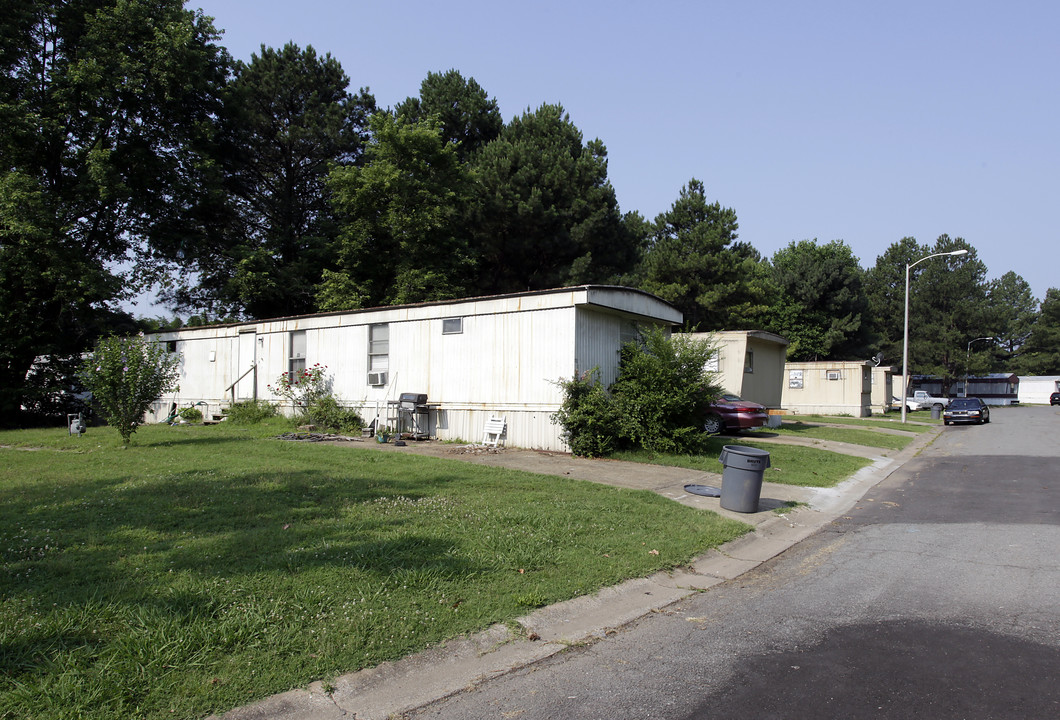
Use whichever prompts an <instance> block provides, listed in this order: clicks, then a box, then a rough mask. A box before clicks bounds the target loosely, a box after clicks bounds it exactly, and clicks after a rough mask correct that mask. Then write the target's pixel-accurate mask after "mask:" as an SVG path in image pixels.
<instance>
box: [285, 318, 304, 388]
mask: <svg viewBox="0 0 1060 720" xmlns="http://www.w3.org/2000/svg"><path fill="white" fill-rule="evenodd" d="M305 347H306V345H305V330H295V331H293V332H292V333H291V356H290V358H289V360H288V366H287V370H288V376H289V377H290V379H291V382H294V378H295V376H296V375H298V374H299V373H303V372H305Z"/></svg>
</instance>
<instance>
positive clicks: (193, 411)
mask: <svg viewBox="0 0 1060 720" xmlns="http://www.w3.org/2000/svg"><path fill="white" fill-rule="evenodd" d="M177 415H179V416H180V419H181V420H184V421H186V422H190V423H197V422H202V411H201V410H199V408H197V407H186V408H183V409H182V410H181V411H180V412H178V413H177Z"/></svg>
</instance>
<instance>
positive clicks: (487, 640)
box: [211, 428, 941, 720]
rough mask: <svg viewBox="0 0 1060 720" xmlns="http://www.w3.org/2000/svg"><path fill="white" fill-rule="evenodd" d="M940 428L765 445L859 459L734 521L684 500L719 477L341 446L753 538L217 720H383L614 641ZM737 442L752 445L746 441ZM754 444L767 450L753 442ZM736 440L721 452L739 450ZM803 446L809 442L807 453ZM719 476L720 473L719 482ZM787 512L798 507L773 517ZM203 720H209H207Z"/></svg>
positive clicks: (784, 536) (461, 452) (767, 497)
mask: <svg viewBox="0 0 1060 720" xmlns="http://www.w3.org/2000/svg"><path fill="white" fill-rule="evenodd" d="M939 432H941V428H933V429H932V430H930V431H928V432H925V433H921V434H920V435H918V436H917V437H916V438H915V439H914V440H913V442H911V443H910V444H909V445H908V446H906V448H905V449H903V450H901V451H893V450H881V449H877V448H865V447H861V446H854V445H850V444H849V443H832V442H827V441H821V440H816V439H811V438H790V437H783V438H781V437H779V436H775V437H773V438H768V441H771V442H785V443H792V444H800V445H802V444H809V445H812V446H813V447H819V448H821V449H829V450H835V451H837V452H844V453H847V454H853V455H858V456H860V457H868V458H870V459H872V461H873V462H872V465H870V466H868V467H865V468H863V469H862V470H861V471H859V472H858V473H856V474H855V475H854V476H852V477H851V478H849V479H847V480H846V481H844V482H843V483H841V484H840V485H838V486H837V487H834V488H804V487H793V486H788V485H777V484H773V483H765V484H764V485H763V487H762V501H761V503H760V505H759V511H758V512H756V513H735V512H731V511H729V510H725V509H723V508H722V507H721V506H720V500H719V499H718V498H711V497H704V496H700V495H692V494H689V493H687V492H685V489H684V488H685V485H690V484H697V485H714V486H720V485H721V474H720V472H719V473H706V472H700V471H695V470H687V469H682V468H673V467H666V466H658V465H644V464H641V463H630V462H621V461H615V460H588V459H585V458H576V457H572V456H570V455H567V454H563V453H550V452H539V451H532V450H517V449H501V450H499V451H496V452H493V451H486V450H484V449H482V448H474V447H470V446H453V445H447V444H444V443H436V442H420V443H413V442H410V443H409V444H408V445H406V446H404V447H400V446H394V445H393V444H387V445H383V444H378V443H375V442H368V441H364V442H363V443H362V442H348V443H344V444H349V445H353V446H357V447H364V448H374V449H377V450H379V451H380V452H398V453H407V454H416V455H433V456H437V457H447V458H451V459H456V460H463V461H466V462H471V463H478V464H485V465H494V466H498V467H506V468H511V469H517V470H526V471H529V472H536V473H543V474H549V475H561V476H568V477H575V478H580V479H583V480H588V481H591V482H599V483H606V484H610V485H616V486H619V487H626V488H636V489H645V490H652V491H654V492H657V493H659V494H660V495H663V496H665V497H669V498H671V499H673V500H674V501H676V502H680V503H682V504H684V505H688V506H691V507H697V508H702V509H706V510H712V511H714V512H717V513H719V514H721V515H724V516H726V517H731V518H734V519H737V520H740V521H742V522H746V523H749V524H751V525H753V526H754V528H755V529H754V531H753V532H750V533H748V534H747V535H745V536H743V537H741V538H739V539H737V540H734V541H732V542H730V543H728V544H726V545H724V546H722V547H720V548H718V549H716V550H711V551H709V552H708V553H706V554H705V555H703V556H702V557H700V558H698V559H696V560H695V561H693V562H692V563H691V564H689V565H688V566H686V567H683V568H681V569H679V570H677V571H673V572H663V573H657V574H655V575H653V576H651V577H648V578H638V579H634V580H629V581H627V582H625V583H622V584H621V585H617V586H615V587H611V588H606V589H604V590H602V591H600V592H598V593H596V594H594V595H590V596H585V597H580V598H575V599H573V600H568V601H566V602H563V603H559V604H557V605H553V606H550V607H546V608H542V609H540V610H537V611H535V612H533V613H531V614H529V615H527V616H525V617H522V618H519V619H518V621H517V624H518V628H517V629H515V630H513V629H512V628H509V627H507V626H504V625H496V626H494V627H491V628H489V629H487V630H485V631H483V632H481V633H478V634H476V635H473V636H471V637H467V638H459V639H456V640H452V641H450V642H448V643H446V644H445V645H443V646H441V647H438V648H432V649H430V650H427V651H425V652H422V653H419V654H417V655H413V656H410V657H407V658H404V659H402V660H399V661H396V662H389V663H383V664H382V665H379V666H378V667H374V668H369V669H367V670H361V671H359V672H355V673H351V674H349V675H344V676H342V677H340V678H338V679H336V680H335V681H334V683H332V685H331V687H330V688H328V690H329V691H330V692H326V691H325V686H324V685H323V684H322V683H313V684H312V685H310V686H309V687H308V688H305V689H298V690H292V691H289V692H286V693H282V694H280V695H275V696H273V697H270V698H267V699H265V700H262V701H260V702H257V703H254V704H253V705H248V706H246V707H243V708H237V709H235V710H232V711H230V712H228V713H225V714H224V715H223V716H221V720H333V719H334V720H338V719H339V718H345V720H351V719H353V718H356V720H385V719H387V718H394V717H399V716H400V715H401V714H402V713H406V712H409V711H411V710H413V709H415V708H418V707H422V706H424V705H427V704H429V703H431V702H434V701H436V700H440V699H442V698H444V697H447V696H449V695H452V694H455V693H457V692H461V691H464V690H467V689H468V688H471V687H474V686H475V685H476V684H478V683H481V682H484V681H486V680H489V679H490V678H493V677H497V676H500V675H503V674H505V673H508V672H512V671H513V670H516V669H518V668H521V667H525V666H526V665H529V664H531V663H534V662H538V661H540V660H543V659H546V658H549V657H551V656H553V655H556V654H558V653H561V652H563V651H564V650H565V649H566V648H568V647H570V646H571V645H574V644H580V643H586V642H595V641H596V640H598V639H600V638H603V637H605V636H606V635H608V634H609V633H611V632H614V631H615V629H617V628H620V627H621V626H623V625H625V624H627V623H630V622H632V621H634V620H636V619H637V618H639V617H642V616H644V615H646V614H648V613H651V612H653V611H656V610H658V609H660V608H663V607H666V606H667V605H670V604H672V603H674V602H677V601H679V600H681V599H682V598H684V597H686V596H688V595H690V594H692V593H695V592H700V591H702V590H705V589H707V588H710V587H712V586H713V585H717V584H719V583H723V582H725V581H727V580H731V579H733V578H736V577H738V576H740V575H742V574H743V573H745V572H747V571H749V570H751V569H753V568H755V567H757V566H758V565H759V564H761V563H763V562H765V561H766V560H769V559H770V558H772V557H774V556H776V555H778V554H780V553H781V552H783V551H784V550H786V549H787V548H789V547H791V546H792V545H794V544H795V543H797V542H799V541H800V540H803V539H804V538H806V537H808V536H809V535H811V534H813V533H814V532H816V531H817V530H818V529H819V528H821V527H823V526H824V525H826V524H828V523H829V522H831V521H832V520H834V519H836V518H837V517H839V516H841V515H842V514H843V513H845V512H846V511H847V510H849V509H850V508H851V507H852V506H853V504H854V503H855V502H857V501H858V500H859V499H860V498H861V497H862V496H863V495H864V494H865V493H866V492H867V491H868V490H869V489H870V488H871V487H873V486H874V485H876V484H877V483H879V482H880V481H881V480H883V479H884V478H886V477H887V476H888V475H890V474H891V473H892V472H894V471H895V470H896V469H897V468H899V467H901V465H902V464H903V463H904V462H906V461H907V460H908V459H910V458H912V457H914V456H915V455H916V454H917V453H918V452H920V450H921V449H922V448H924V447H925V446H927V445H928V444H930V443H931V442H932V441H933V440H934V439H935V437H937V436H938V434H939ZM747 439H750V437H749V436H748V437H747ZM754 439H755V440H767V438H764V437H755V438H754ZM739 440H740V437H734V438H733V442H732V443H731V444H734V445H735V444H739ZM807 441H810V442H807ZM720 470H721V467H720V465H719V471H720ZM788 501H797V502H801V503H805V505H804V506H800V507H798V508H795V509H794V510H791V511H787V512H780V511H779V509H780V508H783V507H784V505H785V504H786V503H787V502H788ZM211 720H218V718H217V716H214V717H213V718H212V719H211Z"/></svg>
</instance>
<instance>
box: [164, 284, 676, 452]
mask: <svg viewBox="0 0 1060 720" xmlns="http://www.w3.org/2000/svg"><path fill="white" fill-rule="evenodd" d="M681 320H682V316H681V313H680V311H678V310H677V309H675V308H674V307H673V306H672V305H670V304H668V303H667V302H665V301H663V300H661V299H659V298H657V297H655V296H654V295H651V294H649V293H645V292H642V291H640V290H635V289H632V288H626V287H615V286H600V285H585V286H580V287H573V288H561V289H556V290H541V291H532V292H525V293H514V294H508V295H497V296H490V297H480V298H469V299H464V300H453V301H447V302H433V303H421V304H416V305H400V306H391V307H381V308H372V309H367V310H357V311H350V312H336V313H323V314H316V315H305V316H300V317H288V318H277V319H272V320H259V321H255V322H246V323H238V324H229V325H215V326H209V327H193V328H182V329H180V330H176V331H171V332H163V333H156V334H154V335H153V336H152V338H153V339H155V340H157V341H160V342H163V343H166V344H167V346H168V347H169V349H170V350H171V351H173V352H178V353H180V354H181V358H182V359H181V365H180V391H179V393H178V394H175V395H168V396H166V397H164V398H162V399H161V400H160V401H159V402H157V403H156V404H155V406H154V407H153V409H152V411H151V413H150V414H149V415H148V417H147V418H146V419H147V421H148V422H151V421H154V422H158V421H161V420H163V419H164V418H165V417H166V416H167V415H168V413H169V409H170V407H171V406H172V404H173V403H174V402H175V403H177V404H178V405H179V406H181V407H184V406H187V405H189V404H191V403H196V402H205V403H207V404H208V406H211V407H212V408H214V409H216V408H219V407H222V406H224V405H226V404H228V403H230V402H233V401H237V400H246V399H252V398H261V399H265V400H271V401H275V402H279V401H280V398H279V397H277V396H276V395H275V394H273V393H272V392H271V390H270V389H269V386H270V385H273V386H275V385H276V383H277V380H278V379H279V378H280V377H281V376H282V375H283V374H284V373H288V372H292V371H297V370H301V369H304V368H307V367H311V366H313V365H315V364H320V365H323V366H325V367H326V371H325V374H326V376H328V377H330V378H331V380H332V383H333V385H332V387H333V392H334V394H335V395H336V397H337V398H338V399H339V401H340V403H342V404H343V405H345V406H347V407H351V408H354V409H357V410H358V411H359V412H360V413H361V416H362V417H363V418H364V419H365V421H366V422H372V421H373V420H375V419H378V422H380V423H382V424H392V423H393V421H394V419H395V413H396V409H395V404H396V402H397V401H398V399H399V397H400V396H401V394H402V393H417V394H424V395H426V396H427V404H428V407H429V412H428V418H427V423H428V428H427V432H428V433H429V434H430V435H431V436H434V437H437V438H439V439H444V440H463V441H467V442H471V441H477V440H480V439H481V438H482V434H483V428H484V426H485V423H486V421H487V420H488V419H489V418H490V417H491V416H503V417H504V418H505V419H506V421H507V430H506V436H505V440H506V442H507V443H508V444H510V445H514V446H519V447H526V448H540V449H547V450H565V449H566V445H565V444H564V442H563V439H562V437H561V428H559V426H557V425H555V424H553V423H552V421H551V419H550V416H551V414H552V413H554V412H555V411H556V410H557V409H558V408H559V405H560V403H561V402H562V392H561V390H560V388H559V386H558V385H557V384H556V382H557V381H558V380H561V379H569V378H571V377H573V376H574V375H575V374H576V373H577V374H581V373H586V372H588V371H590V370H592V369H593V368H594V367H597V368H599V370H600V379H601V381H602V382H603V383H604V384H608V385H609V384H610V383H612V382H614V380H615V379H616V378H617V375H618V360H619V350H620V348H621V346H622V344H623V343H624V342H627V341H629V340H631V339H634V338H635V337H636V336H637V333H638V331H639V330H640V329H641V328H644V327H648V326H661V327H664V328H666V329H667V330H669V329H670V328H672V327H673V326H674V325H679V324H680V323H681Z"/></svg>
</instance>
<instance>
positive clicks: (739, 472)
mask: <svg viewBox="0 0 1060 720" xmlns="http://www.w3.org/2000/svg"><path fill="white" fill-rule="evenodd" d="M718 460H720V461H721V464H722V465H723V466H724V468H725V469H724V470H723V471H722V474H721V506H722V507H723V508H725V509H726V510H732V511H733V512H743V513H752V512H758V500H759V499H760V498H761V497H762V475H763V474H764V473H765V471H766V468H767V467H769V453H768V452H767V451H765V450H759V449H758V448H750V447H744V446H742V445H726V446H725V447H723V448H722V449H721V455H720V456H719V457H718Z"/></svg>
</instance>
